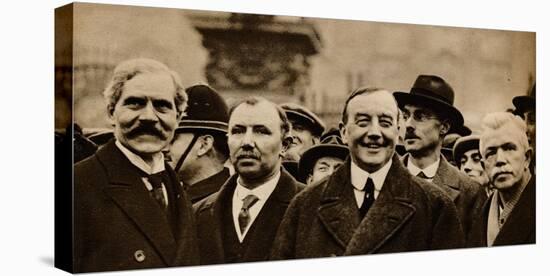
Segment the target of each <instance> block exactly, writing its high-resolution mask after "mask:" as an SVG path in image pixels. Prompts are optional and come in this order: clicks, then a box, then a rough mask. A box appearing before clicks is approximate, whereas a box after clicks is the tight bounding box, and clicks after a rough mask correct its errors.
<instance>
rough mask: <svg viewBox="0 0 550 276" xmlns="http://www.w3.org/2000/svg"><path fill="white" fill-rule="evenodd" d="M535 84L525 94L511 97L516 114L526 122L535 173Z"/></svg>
mask: <svg viewBox="0 0 550 276" xmlns="http://www.w3.org/2000/svg"><path fill="white" fill-rule="evenodd" d="M536 89H537V86H536V84H533V88H531V90H530V91H529V93H528V95H526V96H517V97H514V98H513V99H512V103H513V104H514V107H515V108H516V110H515V111H516V114H518V115H520V116H521V117H522V118H523V120H524V121H525V123H526V124H527V138H528V139H529V146H530V147H531V148H532V149H533V158H532V160H531V163H532V164H531V172H532V173H535V169H534V168H535V164H536V151H537V129H536V115H537V114H536V113H537V104H536V94H537V90H536Z"/></svg>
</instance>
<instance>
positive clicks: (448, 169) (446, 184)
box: [402, 154, 487, 236]
mask: <svg viewBox="0 0 550 276" xmlns="http://www.w3.org/2000/svg"><path fill="white" fill-rule="evenodd" d="M409 157H410V155H409V154H406V155H405V156H403V159H402V160H403V164H407V162H408V159H409ZM439 160H440V162H439V167H438V168H437V171H436V173H435V176H434V178H433V181H432V183H433V184H435V185H437V186H438V187H439V188H441V189H443V190H444V191H445V192H446V193H447V195H448V196H449V197H450V198H451V199H452V200H453V202H454V204H455V206H456V209H457V211H458V217H459V218H460V223H461V225H462V229H463V230H464V234H465V235H466V236H467V235H468V233H469V232H470V229H471V227H472V224H473V218H474V214H475V213H477V212H478V211H479V209H481V207H482V206H483V203H484V202H485V200H486V199H487V193H485V190H484V189H483V188H482V187H481V185H479V184H478V183H476V182H475V181H474V180H472V179H471V178H470V177H468V176H467V175H466V174H464V173H463V172H461V171H459V170H458V169H457V168H456V167H454V166H453V165H451V164H450V163H449V162H448V161H447V159H445V157H443V155H441V156H440V159H439Z"/></svg>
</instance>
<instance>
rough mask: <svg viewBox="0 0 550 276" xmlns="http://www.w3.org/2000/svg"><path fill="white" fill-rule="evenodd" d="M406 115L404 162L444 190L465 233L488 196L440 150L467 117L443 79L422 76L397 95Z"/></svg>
mask: <svg viewBox="0 0 550 276" xmlns="http://www.w3.org/2000/svg"><path fill="white" fill-rule="evenodd" d="M394 96H395V99H396V100H397V103H398V104H399V108H401V110H402V112H403V119H404V121H405V122H404V126H405V137H404V142H405V143H404V145H405V149H406V150H407V154H406V155H405V156H403V159H402V160H403V163H404V164H405V166H406V167H407V169H408V170H409V172H411V174H413V175H416V176H418V177H420V178H423V179H425V180H427V181H429V182H432V183H433V184H435V185H437V186H438V187H440V188H442V189H443V190H444V191H445V192H446V193H447V195H448V196H449V197H450V198H451V199H452V200H453V202H454V203H455V205H456V208H457V210H458V214H459V217H460V221H461V223H462V227H463V230H464V233H465V234H468V231H469V229H470V226H471V224H472V215H473V213H474V211H475V209H476V208H479V207H480V206H481V205H482V204H483V202H484V200H485V198H486V195H485V193H484V192H483V190H482V189H481V188H480V186H479V184H477V183H475V182H474V181H473V180H471V179H470V178H469V177H468V176H467V175H465V174H464V173H462V172H460V171H458V169H457V168H456V167H453V166H452V165H451V164H449V162H448V161H447V160H446V159H445V157H443V155H442V153H441V149H442V146H443V141H444V138H445V136H446V135H447V134H448V133H452V132H455V131H456V130H457V129H459V128H460V127H461V126H462V125H463V124H464V118H463V117H462V114H461V113H460V111H459V110H458V109H456V107H454V106H453V102H454V91H453V89H452V87H451V86H450V85H449V84H448V83H447V82H446V81H445V80H443V79H442V78H441V77H438V76H433V75H420V76H418V77H417V79H416V81H415V82H414V84H413V87H412V88H411V91H410V92H394Z"/></svg>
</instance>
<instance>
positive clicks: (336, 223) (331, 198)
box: [318, 158, 359, 249]
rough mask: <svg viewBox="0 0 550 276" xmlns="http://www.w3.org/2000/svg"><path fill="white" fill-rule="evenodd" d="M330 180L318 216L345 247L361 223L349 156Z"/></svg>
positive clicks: (331, 234) (329, 231)
mask: <svg viewBox="0 0 550 276" xmlns="http://www.w3.org/2000/svg"><path fill="white" fill-rule="evenodd" d="M328 181H329V182H328V184H327V187H326V189H325V191H324V193H323V195H322V197H321V202H320V206H319V209H318V210H319V211H318V216H319V220H320V221H321V223H322V224H323V226H324V227H325V228H326V230H327V232H328V233H329V234H330V236H332V237H333V238H334V239H335V240H336V241H337V242H338V244H339V245H340V246H341V247H342V249H345V248H346V245H347V244H348V242H349V241H350V239H351V237H352V236H353V233H354V230H355V228H356V227H357V225H359V211H358V207H357V203H356V200H355V196H354V194H353V185H351V161H350V159H349V158H348V159H347V160H346V162H345V163H344V164H343V165H342V167H341V169H339V170H337V171H336V172H335V173H334V175H333V176H332V177H330V178H329V180H328Z"/></svg>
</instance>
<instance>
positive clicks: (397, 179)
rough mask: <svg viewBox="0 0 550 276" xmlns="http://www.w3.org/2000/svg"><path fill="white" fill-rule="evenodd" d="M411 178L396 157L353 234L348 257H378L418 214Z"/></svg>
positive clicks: (347, 251)
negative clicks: (414, 204)
mask: <svg viewBox="0 0 550 276" xmlns="http://www.w3.org/2000/svg"><path fill="white" fill-rule="evenodd" d="M410 178H411V176H410V174H409V173H408V172H407V169H406V168H405V167H404V166H403V165H402V164H401V161H400V160H399V158H398V157H396V156H394V158H393V160H392V165H391V167H390V170H389V171H388V175H387V176H386V179H385V180H384V185H383V186H382V189H381V190H380V194H379V195H378V198H377V199H376V200H375V201H374V204H373V205H372V207H371V208H370V210H369V211H368V213H367V215H366V216H365V217H364V218H363V220H362V221H361V223H360V224H359V226H358V227H357V230H356V231H355V233H354V234H353V236H352V238H351V240H350V242H349V244H348V246H347V248H346V252H345V253H344V254H345V255H355V254H365V253H367V254H369V253H375V252H376V251H377V249H379V248H380V247H381V246H383V245H384V243H385V242H386V241H387V240H389V239H390V238H391V237H392V236H393V235H394V234H395V233H396V232H397V231H398V230H399V229H400V228H401V227H402V226H403V225H404V224H405V223H406V222H407V221H408V220H409V219H410V218H411V217H412V216H413V215H414V213H415V207H414V206H413V205H412V204H411V199H410V195H409V194H410V186H409V185H410Z"/></svg>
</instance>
